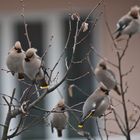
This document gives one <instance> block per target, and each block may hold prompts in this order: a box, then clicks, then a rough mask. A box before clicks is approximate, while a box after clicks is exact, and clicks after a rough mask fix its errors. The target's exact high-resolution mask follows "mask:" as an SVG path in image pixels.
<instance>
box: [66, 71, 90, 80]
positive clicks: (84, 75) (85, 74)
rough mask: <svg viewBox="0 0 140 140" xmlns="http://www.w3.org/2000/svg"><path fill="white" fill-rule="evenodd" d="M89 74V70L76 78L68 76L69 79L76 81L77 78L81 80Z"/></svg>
mask: <svg viewBox="0 0 140 140" xmlns="http://www.w3.org/2000/svg"><path fill="white" fill-rule="evenodd" d="M87 75H89V72H86V73H84V74H82V75H81V76H79V77H76V78H67V81H76V80H80V79H81V78H84V77H86V76H87Z"/></svg>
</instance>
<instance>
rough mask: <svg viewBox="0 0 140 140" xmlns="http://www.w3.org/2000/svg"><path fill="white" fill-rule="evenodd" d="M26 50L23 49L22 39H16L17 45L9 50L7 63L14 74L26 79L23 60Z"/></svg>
mask: <svg viewBox="0 0 140 140" xmlns="http://www.w3.org/2000/svg"><path fill="white" fill-rule="evenodd" d="M24 58H25V52H24V51H23V49H22V46H21V43H20V41H16V42H15V45H14V46H13V47H12V48H11V49H10V50H9V52H8V56H7V59H6V65H7V67H8V69H9V70H10V72H11V73H12V75H15V73H17V74H18V79H20V80H22V79H24V69H23V60H24Z"/></svg>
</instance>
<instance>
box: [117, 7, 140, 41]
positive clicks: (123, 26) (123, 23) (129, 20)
mask: <svg viewBox="0 0 140 140" xmlns="http://www.w3.org/2000/svg"><path fill="white" fill-rule="evenodd" d="M137 32H140V7H138V6H133V7H132V8H131V9H130V11H129V12H128V13H127V14H126V15H124V16H122V17H121V18H120V19H119V21H118V23H117V29H116V31H115V33H117V35H116V37H115V39H117V38H118V37H120V36H121V35H122V34H127V35H129V37H131V36H132V35H133V34H135V33H137Z"/></svg>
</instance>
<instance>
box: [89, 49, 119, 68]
mask: <svg viewBox="0 0 140 140" xmlns="http://www.w3.org/2000/svg"><path fill="white" fill-rule="evenodd" d="M91 49H92V51H93V52H94V53H95V54H97V55H98V56H99V57H100V58H102V59H103V60H104V61H106V62H108V63H109V64H111V65H112V66H113V67H115V68H117V69H118V66H117V65H116V64H114V63H112V62H111V61H109V60H108V59H107V58H105V57H103V56H102V55H101V54H99V53H98V52H97V51H96V50H95V48H94V47H91Z"/></svg>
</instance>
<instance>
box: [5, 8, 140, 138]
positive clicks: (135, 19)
mask: <svg viewBox="0 0 140 140" xmlns="http://www.w3.org/2000/svg"><path fill="white" fill-rule="evenodd" d="M138 32H140V7H138V6H133V7H132V8H131V9H130V11H129V12H128V13H127V14H126V15H124V16H122V17H121V18H120V19H119V21H118V23H117V29H116V31H115V34H116V36H115V39H117V38H119V37H120V36H121V35H124V34H126V35H128V36H129V37H131V36H132V35H134V34H136V33H138ZM36 52H37V50H36V49H35V48H29V49H28V50H27V51H26V52H24V51H23V49H22V46H21V43H20V42H19V41H17V42H16V43H15V45H14V47H13V48H11V49H10V51H9V52H8V57H7V61H6V63H7V67H8V69H9V70H10V72H11V73H12V75H15V74H17V76H18V79H24V75H26V76H27V77H28V78H29V79H30V80H32V81H33V82H34V83H36V82H39V85H40V88H48V83H47V81H46V77H45V72H44V70H43V67H44V65H43V62H42V60H41V58H40V57H39V56H38V55H37V54H36ZM94 73H95V76H96V79H97V80H98V82H99V83H100V85H99V86H98V88H97V89H96V90H95V91H94V92H93V93H92V94H91V95H90V96H89V97H88V98H87V99H86V101H85V102H84V105H83V110H82V112H83V113H82V117H81V119H80V122H79V124H78V128H79V129H82V128H83V125H84V123H85V121H86V120H87V119H88V118H89V117H91V116H94V117H100V116H101V115H103V114H104V112H105V111H106V110H107V108H108V107H109V104H110V102H109V97H108V95H109V92H110V90H114V91H115V92H116V93H117V94H118V95H121V92H120V89H119V87H118V83H117V80H116V78H115V74H114V72H113V71H112V70H111V69H109V68H108V66H107V64H106V62H105V61H104V60H101V61H100V62H99V63H98V64H97V66H96V68H95V71H94ZM52 111H54V112H53V113H51V126H52V132H53V128H56V130H57V132H58V137H61V136H62V130H63V129H65V127H66V124H67V121H68V114H67V112H66V111H65V103H64V100H61V101H59V102H58V104H57V105H56V106H55V107H54V108H53V110H52Z"/></svg>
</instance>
